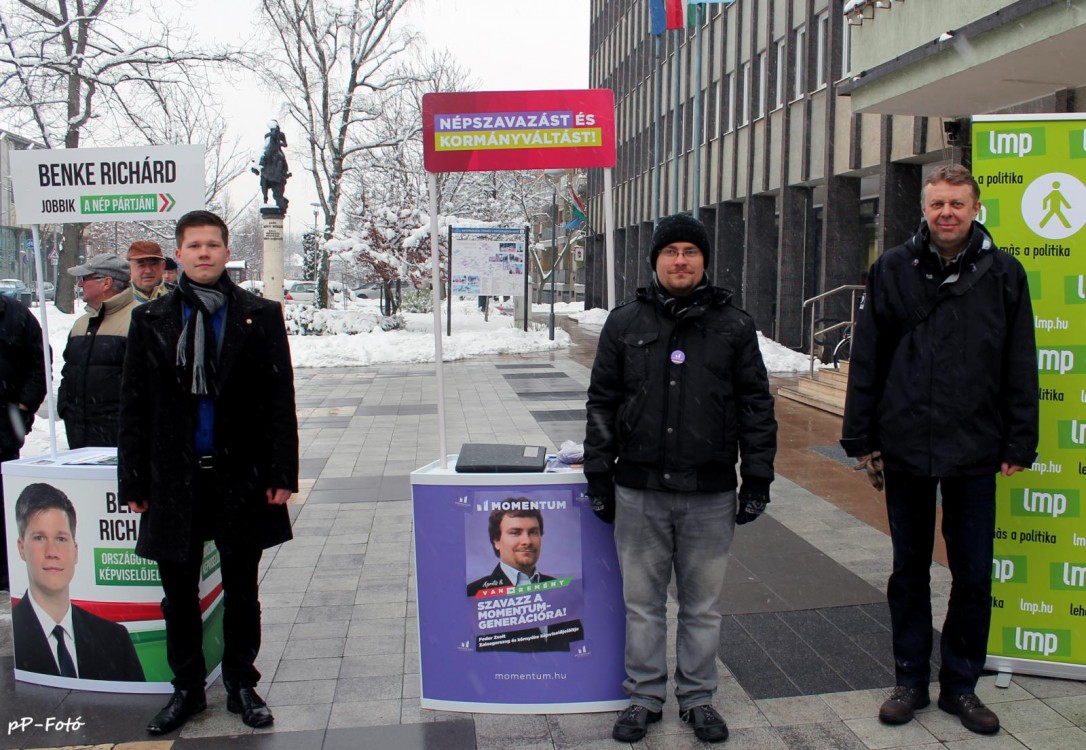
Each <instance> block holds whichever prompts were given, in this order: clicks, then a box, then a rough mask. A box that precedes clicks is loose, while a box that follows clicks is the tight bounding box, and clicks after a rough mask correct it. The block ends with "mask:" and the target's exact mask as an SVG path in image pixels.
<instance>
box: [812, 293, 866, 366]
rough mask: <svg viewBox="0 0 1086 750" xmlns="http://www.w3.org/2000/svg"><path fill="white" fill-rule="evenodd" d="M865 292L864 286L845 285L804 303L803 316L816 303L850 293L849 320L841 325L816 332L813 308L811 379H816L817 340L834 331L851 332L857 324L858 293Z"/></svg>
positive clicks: (834, 325)
mask: <svg viewBox="0 0 1086 750" xmlns="http://www.w3.org/2000/svg"><path fill="white" fill-rule="evenodd" d="M863 290H864V287H863V285H862V284H843V285H842V286H839V287H837V288H836V289H831V290H829V291H828V292H822V294H819V295H816V296H814V297H811V298H810V299H808V300H804V301H803V314H804V315H806V314H807V308H808V307H809V306H811V305H813V304H814V303H816V302H821V301H822V300H825V299H827V298H829V297H833V296H835V295H837V294H840V293H842V292H849V293H850V299H849V306H848V310H849V312H848V320H842V321H841V322H839V323H834V324H833V325H829V326H826V327H825V328H820V329H818V330H817V331H816V330H815V322H816V319H815V314H814V308H813V307H812V308H811V341H810V346H811V351H810V368H809V370H810V374H811V377H814V360H815V338H816V337H818V336H823V335H825V334H827V333H832V332H833V331H836V330H839V329H841V328H848V329H849V330H851V329H852V326H853V325H855V323H856V294H857V292H862V291H863Z"/></svg>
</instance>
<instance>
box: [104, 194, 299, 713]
mask: <svg viewBox="0 0 1086 750" xmlns="http://www.w3.org/2000/svg"><path fill="white" fill-rule="evenodd" d="M175 236H176V240H177V260H178V262H179V263H180V265H181V266H182V267H183V268H184V273H183V274H182V276H181V277H180V279H179V282H178V287H177V289H176V290H175V291H173V292H171V293H170V294H168V295H166V296H165V297H161V298H159V299H156V300H153V301H151V302H149V303H147V304H146V305H142V306H140V307H139V308H138V309H137V310H136V311H134V312H133V314H132V328H131V331H130V332H129V347H128V355H127V357H126V359H125V368H124V384H123V397H122V401H121V435H120V445H119V447H118V458H119V468H118V481H119V492H120V498H121V500H122V501H123V502H126V503H128V506H129V508H130V509H131V510H132V511H133V512H136V513H142V514H143V516H142V518H141V521H140V531H139V539H138V541H137V543H136V552H137V553H139V554H141V555H143V556H144V557H147V558H150V559H152V560H155V561H157V562H158V567H159V571H160V573H161V578H162V588H163V591H164V593H165V598H164V599H163V600H162V612H163V617H164V619H165V621H166V644H167V659H168V661H169V664H170V668H171V669H172V670H173V672H174V679H173V684H174V694H173V696H172V697H171V698H170V701H169V703H168V704H167V705H166V706H165V707H164V708H163V709H162V710H161V711H160V712H159V713H158V714H157V715H156V716H155V717H154V718H153V719H152V720H151V722H150V723H149V724H148V725H147V730H148V731H149V732H150V733H151V734H163V733H165V732H170V731H172V730H174V729H177V728H178V727H180V726H181V725H183V724H184V723H185V721H186V720H187V719H188V718H189V717H190V716H192V715H193V714H196V713H199V712H200V711H203V710H204V708H206V707H207V703H206V700H205V696H204V679H205V677H206V665H205V664H204V658H203V650H202V636H203V632H202V622H201V613H200V598H199V580H200V567H201V561H202V558H203V548H204V543H205V541H209V540H214V542H215V545H216V546H217V547H218V550H219V555H220V560H221V571H222V585H223V593H224V595H225V607H226V609H225V613H224V618H223V637H224V641H225V651H224V654H223V664H222V674H223V683H224V685H225V687H226V691H227V702H226V707H227V709H228V710H229V711H231V712H232V713H240V714H241V715H242V720H243V721H244V722H245V723H246V724H247V725H249V726H252V727H261V726H267V725H268V724H271V723H272V721H273V717H272V714H271V711H269V710H268V707H267V705H266V704H265V702H264V700H263V699H262V698H261V697H260V696H259V695H258V694H257V692H256V689H255V688H256V685H257V682H258V681H259V680H260V673H259V672H258V671H257V670H256V668H255V667H254V666H253V663H254V661H255V660H256V656H257V653H258V651H259V650H260V601H259V596H258V587H257V566H258V564H259V562H260V557H261V553H262V551H263V550H265V549H267V548H269V547H272V546H275V545H277V544H281V543H283V542H285V541H287V540H288V539H290V538H291V530H290V519H289V516H288V515H287V509H286V502H287V500H288V499H289V498H290V495H291V493H292V492H296V491H297V489H298V420H297V415H296V413H295V405H294V375H293V371H292V368H291V361H290V349H289V346H288V344H287V334H286V327H285V325H284V322H283V313H282V308H281V307H280V306H279V304H278V303H275V302H271V301H268V300H263V299H261V298H259V297H256V296H254V295H252V294H250V293H248V292H246V291H244V290H242V289H240V288H238V287H237V286H236V285H235V284H234V283H233V282H231V281H230V279H229V277H228V276H227V274H226V273H225V269H226V262H227V261H228V260H229V258H230V250H229V240H230V237H229V232H228V230H227V227H226V224H225V223H224V222H223V220H222V219H221V218H219V217H218V216H216V215H215V214H213V213H210V212H208V211H192V212H190V213H188V214H185V215H184V216H182V217H181V219H179V220H178V222H177V229H176V232H175Z"/></svg>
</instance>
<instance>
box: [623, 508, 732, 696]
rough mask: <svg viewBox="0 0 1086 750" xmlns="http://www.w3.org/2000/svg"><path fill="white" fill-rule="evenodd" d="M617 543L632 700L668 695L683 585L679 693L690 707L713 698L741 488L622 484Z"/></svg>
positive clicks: (628, 688)
mask: <svg viewBox="0 0 1086 750" xmlns="http://www.w3.org/2000/svg"><path fill="white" fill-rule="evenodd" d="M615 501H616V503H615V504H616V508H615V545H616V547H617V548H618V561H619V566H620V567H621V569H622V595H623V598H624V599H625V601H626V680H625V682H624V683H623V687H624V688H625V690H626V692H627V693H628V694H629V695H630V700H631V702H632V703H636V704H639V705H642V706H645V707H646V708H648V709H649V710H651V711H659V710H660V709H661V707H662V706H663V704H664V701H665V700H666V698H667V693H666V689H667V587H668V583H669V582H670V581H671V570H672V567H674V569H675V580H676V583H677V589H678V601H679V625H678V632H677V634H676V645H675V651H676V662H677V666H676V669H675V697H676V699H677V700H678V702H679V709H680V710H686V709H688V708H693V707H694V706H700V705H703V704H707V703H710V702H711V701H712V697H713V693H714V692H716V687H717V680H718V673H717V668H716V651H717V646H718V645H719V642H720V594H721V589H722V588H723V586H724V572H725V570H726V569H727V567H728V550H729V549H730V548H731V544H732V535H733V534H734V532H735V510H736V504H735V491H734V490H732V491H729V492H711V493H707V492H664V491H658V490H638V489H631V488H629V487H616V488H615Z"/></svg>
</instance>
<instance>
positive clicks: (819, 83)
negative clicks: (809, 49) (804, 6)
mask: <svg viewBox="0 0 1086 750" xmlns="http://www.w3.org/2000/svg"><path fill="white" fill-rule="evenodd" d="M829 53H830V16H829V14H828V13H823V14H822V15H820V16H819V17H818V46H817V49H816V54H815V88H816V89H820V88H822V87H823V86H825V85H826V71H827V70H828V68H829Z"/></svg>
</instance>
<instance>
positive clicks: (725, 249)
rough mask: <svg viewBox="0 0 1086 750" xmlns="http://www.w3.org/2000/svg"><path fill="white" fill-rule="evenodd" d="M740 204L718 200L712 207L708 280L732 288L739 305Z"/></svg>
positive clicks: (741, 220)
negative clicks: (712, 242)
mask: <svg viewBox="0 0 1086 750" xmlns="http://www.w3.org/2000/svg"><path fill="white" fill-rule="evenodd" d="M743 234H744V221H743V204H742V203H739V202H728V203H721V204H719V205H718V206H717V209H716V244H715V245H714V246H713V260H712V270H713V272H712V281H713V283H714V284H715V285H717V286H722V287H724V288H725V289H730V290H732V291H733V292H735V296H734V297H733V298H732V300H733V301H734V302H735V304H736V305H738V306H740V307H742V306H743V304H744V302H743V299H744V294H743V263H744V253H743Z"/></svg>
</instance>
